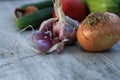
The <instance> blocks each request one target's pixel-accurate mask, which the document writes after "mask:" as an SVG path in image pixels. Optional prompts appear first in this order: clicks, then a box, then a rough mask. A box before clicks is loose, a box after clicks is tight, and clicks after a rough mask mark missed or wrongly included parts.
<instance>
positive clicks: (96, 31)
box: [77, 12, 120, 52]
mask: <svg viewBox="0 0 120 80" xmlns="http://www.w3.org/2000/svg"><path fill="white" fill-rule="evenodd" d="M92 14H94V15H95V14H96V13H92ZM103 16H106V17H108V20H107V21H103V22H100V21H98V22H97V23H93V25H92V26H91V27H92V28H91V27H90V25H89V24H87V23H85V22H84V21H85V20H84V21H83V22H82V23H81V25H80V26H79V28H78V30H77V39H78V42H79V43H80V45H81V47H82V48H83V49H85V50H87V51H92V52H94V51H104V50H106V49H109V48H110V47H112V46H113V45H114V44H115V43H117V42H118V40H119V39H120V18H119V17H118V16H117V15H115V14H113V13H110V12H103ZM89 17H90V16H89ZM86 19H88V17H86Z"/></svg>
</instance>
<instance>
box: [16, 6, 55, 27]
mask: <svg viewBox="0 0 120 80" xmlns="http://www.w3.org/2000/svg"><path fill="white" fill-rule="evenodd" d="M52 12H53V8H45V9H42V10H40V11H38V12H35V13H33V14H30V15H27V16H24V17H21V18H19V19H18V20H17V21H16V26H17V27H18V28H19V29H23V28H25V27H27V26H28V25H31V26H33V28H39V26H40V24H41V23H42V22H43V21H44V20H47V19H49V18H51V17H52Z"/></svg>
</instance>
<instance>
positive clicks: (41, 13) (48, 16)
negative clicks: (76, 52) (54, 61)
mask: <svg viewBox="0 0 120 80" xmlns="http://www.w3.org/2000/svg"><path fill="white" fill-rule="evenodd" d="M54 1H55V2H54ZM82 1H84V3H83V2H82ZM119 5H120V1H119V0H74V1H73V0H53V2H52V1H51V0H48V1H43V2H40V3H33V4H26V5H23V6H21V7H20V8H16V10H15V19H16V25H17V27H18V28H19V29H24V28H25V27H27V26H28V25H31V26H33V28H39V30H38V31H36V32H34V34H33V36H32V39H33V43H34V44H35V46H36V48H37V49H38V51H40V52H42V53H50V52H53V51H56V52H57V53H61V52H62V51H63V50H64V47H66V46H67V45H68V44H70V45H71V44H75V43H76V41H77V40H78V42H79V44H80V46H81V47H82V48H83V49H85V50H86V51H92V52H96V51H104V50H106V49H109V48H111V47H112V46H113V45H114V44H116V43H117V42H118V41H119V39H120V17H119V16H120V11H119V7H120V6H119ZM88 9H89V11H90V13H89V15H88V13H87V12H89V11H88Z"/></svg>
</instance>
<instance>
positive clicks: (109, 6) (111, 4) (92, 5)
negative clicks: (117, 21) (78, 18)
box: [84, 0, 120, 16]
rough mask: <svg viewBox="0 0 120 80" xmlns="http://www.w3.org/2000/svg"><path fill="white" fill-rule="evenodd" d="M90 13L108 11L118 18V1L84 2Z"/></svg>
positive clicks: (119, 5)
mask: <svg viewBox="0 0 120 80" xmlns="http://www.w3.org/2000/svg"><path fill="white" fill-rule="evenodd" d="M84 2H86V4H87V5H88V8H89V10H90V12H94V11H108V12H112V13H115V14H117V15H118V16H120V0H84Z"/></svg>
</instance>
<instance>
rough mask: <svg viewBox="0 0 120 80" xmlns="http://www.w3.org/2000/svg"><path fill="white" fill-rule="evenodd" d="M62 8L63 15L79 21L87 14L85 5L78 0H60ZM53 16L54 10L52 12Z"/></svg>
mask: <svg viewBox="0 0 120 80" xmlns="http://www.w3.org/2000/svg"><path fill="white" fill-rule="evenodd" d="M62 9H63V12H64V13H65V15H67V16H69V17H71V18H73V19H75V20H77V21H79V22H81V21H82V20H83V19H84V18H85V17H86V16H87V7H86V6H85V4H84V3H83V2H81V1H80V0H62ZM53 17H55V12H53Z"/></svg>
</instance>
